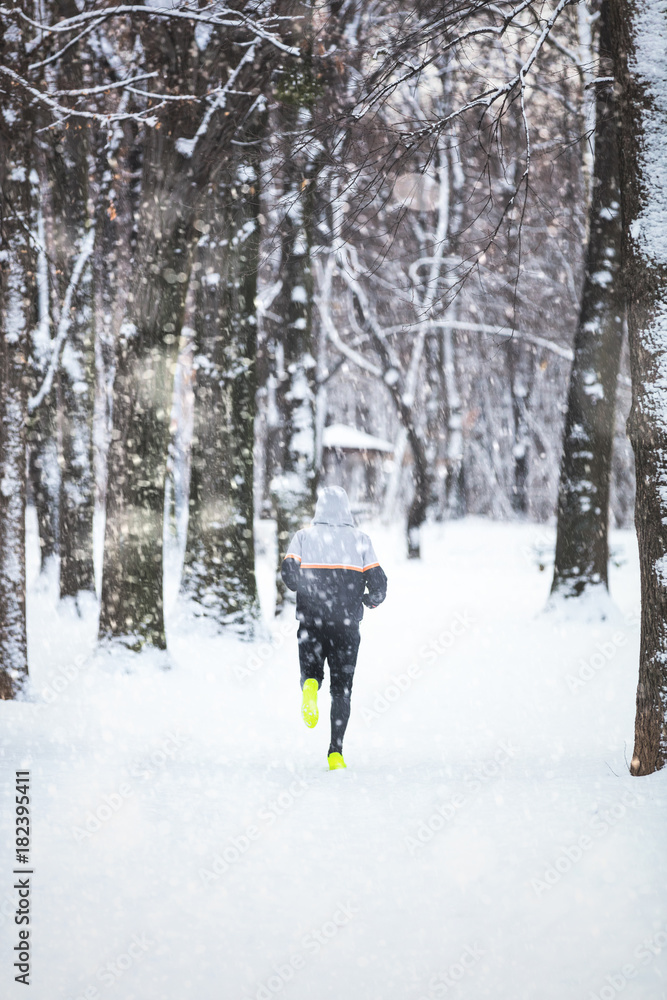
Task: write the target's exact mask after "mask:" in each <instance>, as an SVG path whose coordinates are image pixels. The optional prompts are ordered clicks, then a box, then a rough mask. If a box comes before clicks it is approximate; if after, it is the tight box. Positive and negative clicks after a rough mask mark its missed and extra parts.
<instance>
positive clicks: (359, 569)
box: [301, 562, 363, 573]
mask: <svg viewBox="0 0 667 1000" xmlns="http://www.w3.org/2000/svg"><path fill="white" fill-rule="evenodd" d="M301 569H353V570H354V571H355V572H356V573H363V569H362V567H361V566H346V565H345V563H304V562H302V563H301Z"/></svg>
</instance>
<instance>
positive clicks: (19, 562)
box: [0, 0, 34, 700]
mask: <svg viewBox="0 0 667 1000" xmlns="http://www.w3.org/2000/svg"><path fill="white" fill-rule="evenodd" d="M9 7H10V9H11V8H15V9H17V8H18V9H20V5H19V4H15V3H12V2H11V0H10V4H9ZM15 30H16V29H15V26H14V25H12V24H11V23H10V22H9V21H4V20H3V21H0V60H3V61H5V60H6V61H7V62H8V63H9V64H10V65H12V67H13V68H14V69H15V70H17V71H19V72H20V71H22V70H24V68H25V67H24V65H22V64H23V63H24V62H25V50H24V47H23V45H22V44H21V43H19V44H18V45H17V43H16V41H15V36H14V37H11V40H10V38H8V37H7V35H8V34H9V32H10V31H11V32H12V33H13V32H14V31H15ZM0 103H1V104H2V110H3V113H2V114H0V247H1V252H0V323H1V327H0V698H1V699H5V700H6V699H9V698H15V697H16V696H17V695H18V694H20V693H21V691H22V690H23V689H24V687H25V683H26V680H27V677H28V653H27V640H26V619H25V503H26V415H27V386H28V372H27V366H26V357H27V352H28V343H27V339H28V338H27V331H28V324H29V321H30V308H31V307H30V299H31V293H30V282H31V281H33V280H34V273H32V272H31V266H30V262H31V248H30V246H29V243H28V240H27V238H26V233H27V231H28V229H29V226H30V210H29V199H30V185H29V180H28V178H29V176H30V163H29V150H30V138H31V137H30V127H29V120H28V116H27V108H26V107H25V106H24V102H23V100H22V94H21V93H20V91H19V90H18V88H17V87H14V86H13V85H12V84H11V82H10V83H7V82H6V78H2V79H0Z"/></svg>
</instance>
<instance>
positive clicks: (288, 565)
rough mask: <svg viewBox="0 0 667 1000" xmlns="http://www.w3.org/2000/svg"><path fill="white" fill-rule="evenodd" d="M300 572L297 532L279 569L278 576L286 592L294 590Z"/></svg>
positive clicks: (298, 537)
mask: <svg viewBox="0 0 667 1000" xmlns="http://www.w3.org/2000/svg"><path fill="white" fill-rule="evenodd" d="M300 572H301V532H300V531H297V533H296V535H295V536H294V538H293V539H292V541H291V542H290V543H289V545H288V546H287V554H286V556H285V558H284V559H283V561H282V565H281V567H280V575H281V577H282V579H283V583H284V584H285V586H286V587H287V589H288V590H296V588H297V583H298V581H299V573H300Z"/></svg>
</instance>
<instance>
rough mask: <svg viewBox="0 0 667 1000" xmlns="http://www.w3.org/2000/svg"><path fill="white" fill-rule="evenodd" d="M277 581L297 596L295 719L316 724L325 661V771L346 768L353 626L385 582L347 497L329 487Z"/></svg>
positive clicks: (377, 600) (380, 595)
mask: <svg viewBox="0 0 667 1000" xmlns="http://www.w3.org/2000/svg"><path fill="white" fill-rule="evenodd" d="M281 576H282V578H283V580H284V582H285V585H286V586H287V587H289V589H290V590H295V591H296V617H297V618H298V620H299V631H298V633H297V638H298V643H299V664H300V667H301V690H302V692H303V693H302V701H301V715H302V717H303V721H304V722H305V723H306V725H307V726H309V727H310V728H311V729H312V727H313V726H316V725H317V720H318V718H319V713H318V709H317V692H318V691H319V689H320V686H321V684H322V681H323V679H324V661H325V660H327V661H328V663H329V676H330V679H331V743H330V745H329V754H328V758H329V769H330V770H332V771H334V770H337V769H338V768H341V767H345V766H346V764H345V761H344V760H343V737H344V736H345V730H346V728H347V722H348V719H349V717H350V694H351V691H352V680H353V677H354V668H355V667H356V664H357V653H358V652H359V622H360V621H361V619H362V617H363V614H364V608H363V606H364V605H366V607H367V608H376V607H377V606H378V604H382V602H383V601H384V599H385V597H386V594H387V577H386V576H385V574H384V571H383V569H382V567H381V566H380V563H379V562H378V560H377V557H376V555H375V552H374V551H373V546H372V544H371V540H370V538H369V537H368V535H367V534H365V533H364V532H363V531H360V530H359V529H358V528H355V526H354V521H353V519H352V514H351V512H350V503H349V501H348V499H347V493H346V492H345V490H344V489H343V488H342V487H340V486H327V487H325V489H324V490H323V491H322V493H321V494H320V497H319V499H318V501H317V506H316V507H315V516H314V517H313V520H312V523H311V524H310V525H309V527H307V528H302V529H301V530H300V531H297V533H296V534H295V536H294V538H293V539H292V541H291V542H290V544H289V547H288V550H287V555H286V556H285V558H284V559H283V563H282V566H281Z"/></svg>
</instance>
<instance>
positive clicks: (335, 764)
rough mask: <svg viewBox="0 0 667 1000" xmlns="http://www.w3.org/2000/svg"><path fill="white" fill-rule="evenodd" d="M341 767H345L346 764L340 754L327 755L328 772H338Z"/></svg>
mask: <svg viewBox="0 0 667 1000" xmlns="http://www.w3.org/2000/svg"><path fill="white" fill-rule="evenodd" d="M341 767H347V764H346V763H345V761H344V760H343V755H342V753H330V754H329V770H330V771H338V770H340V768H341Z"/></svg>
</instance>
